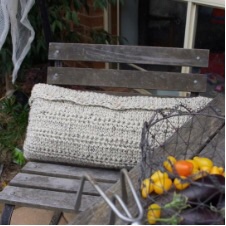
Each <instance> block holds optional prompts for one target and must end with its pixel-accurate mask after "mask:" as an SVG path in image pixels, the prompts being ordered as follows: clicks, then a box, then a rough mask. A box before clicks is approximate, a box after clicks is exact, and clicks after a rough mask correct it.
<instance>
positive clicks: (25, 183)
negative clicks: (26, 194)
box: [9, 173, 112, 195]
mask: <svg viewBox="0 0 226 226" xmlns="http://www.w3.org/2000/svg"><path fill="white" fill-rule="evenodd" d="M80 183H81V180H79V179H68V178H59V177H49V176H42V175H35V174H27V173H19V174H17V175H16V176H15V177H14V178H13V179H12V180H11V181H10V183H9V184H10V186H14V187H27V188H38V189H43V190H49V191H60V192H69V193H76V192H77V191H78V189H79V186H80ZM98 184H99V186H100V187H101V189H103V190H104V191H105V190H107V189H108V188H109V187H110V186H112V183H103V182H98ZM83 194H88V195H99V193H98V192H97V191H96V189H95V188H94V187H93V186H92V185H91V184H90V182H89V181H86V182H85V185H84V190H83Z"/></svg>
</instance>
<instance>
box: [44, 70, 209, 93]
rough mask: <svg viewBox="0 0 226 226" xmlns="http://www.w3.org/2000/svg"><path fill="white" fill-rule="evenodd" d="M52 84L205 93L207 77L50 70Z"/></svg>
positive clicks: (48, 78)
mask: <svg viewBox="0 0 226 226" xmlns="http://www.w3.org/2000/svg"><path fill="white" fill-rule="evenodd" d="M47 82H48V83H49V84H61V85H69V84H74V85H81V86H99V87H125V88H143V89H154V90H172V91H173V90H175V91H188V92H205V91H206V76H204V75H199V74H181V73H176V72H156V71H155V72H154V71H135V70H110V69H109V70H104V69H103V70H101V69H84V68H83V69H82V68H70V67H49V68H48V77H47Z"/></svg>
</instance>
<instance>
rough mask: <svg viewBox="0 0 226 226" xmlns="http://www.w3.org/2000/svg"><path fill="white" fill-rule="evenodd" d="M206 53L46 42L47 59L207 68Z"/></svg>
mask: <svg viewBox="0 0 226 226" xmlns="http://www.w3.org/2000/svg"><path fill="white" fill-rule="evenodd" d="M208 54H209V51H208V50H201V49H193V50H190V49H183V48H171V47H150V46H131V45H127V46H126V45H101V44H81V43H50V44H49V56H48V57H49V59H50V60H79V61H94V62H100V61H102V62H116V63H135V64H154V65H178V66H196V67H207V66H208Z"/></svg>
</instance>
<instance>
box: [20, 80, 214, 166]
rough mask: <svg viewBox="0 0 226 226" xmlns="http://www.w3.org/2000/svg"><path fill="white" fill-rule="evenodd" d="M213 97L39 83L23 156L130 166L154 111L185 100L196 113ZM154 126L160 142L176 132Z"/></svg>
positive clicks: (177, 122)
mask: <svg viewBox="0 0 226 226" xmlns="http://www.w3.org/2000/svg"><path fill="white" fill-rule="evenodd" d="M210 100H211V99H210V98H206V97H193V98H160V97H147V96H113V95H107V94H102V93H95V92H90V91H76V90H70V89H66V88H62V87H57V86H53V85H47V84H37V85H35V86H34V88H33V90H32V94H31V97H30V100H29V103H30V106H31V110H30V114H29V124H28V127H27V134H26V139H25V142H24V154H25V157H26V158H27V159H32V160H42V161H51V162H61V163H71V164H77V165H85V166H95V167H107V168H124V167H125V168H131V167H133V166H135V165H136V164H137V163H138V162H139V161H140V160H141V150H140V148H139V145H140V140H141V131H142V127H143V123H144V122H145V121H148V120H149V119H150V118H151V116H152V115H153V113H154V111H155V110H157V109H163V108H164V109H172V108H174V107H175V106H177V105H180V104H183V105H185V106H187V107H188V108H190V109H191V110H195V111H197V110H199V109H201V108H203V107H204V106H205V105H206V104H208V103H209V101H210ZM187 119H188V116H181V117H180V119H179V120H175V121H172V125H175V126H176V127H179V126H181V125H182V124H184V123H185V122H186V121H187ZM172 120H173V119H172ZM153 129H154V130H156V134H157V135H158V136H159V140H160V142H163V141H164V140H165V135H166V134H167V136H168V137H169V136H170V135H172V133H173V128H172V127H171V128H170V127H169V126H167V125H162V126H161V128H159V127H158V128H153ZM166 130H167V132H166ZM163 131H164V133H163ZM163 134H164V136H163Z"/></svg>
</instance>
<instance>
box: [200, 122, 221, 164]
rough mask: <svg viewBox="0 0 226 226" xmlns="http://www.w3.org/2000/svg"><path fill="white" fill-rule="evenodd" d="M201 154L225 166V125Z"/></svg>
mask: <svg viewBox="0 0 226 226" xmlns="http://www.w3.org/2000/svg"><path fill="white" fill-rule="evenodd" d="M199 155H200V156H205V157H208V158H210V159H211V160H212V161H213V162H214V164H215V165H217V166H221V167H225V126H223V127H222V128H221V129H220V130H219V131H218V132H217V134H216V136H215V137H214V138H213V139H212V140H211V142H210V143H209V144H208V145H207V146H206V147H204V149H203V150H202V151H201V152H200V154H199Z"/></svg>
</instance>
